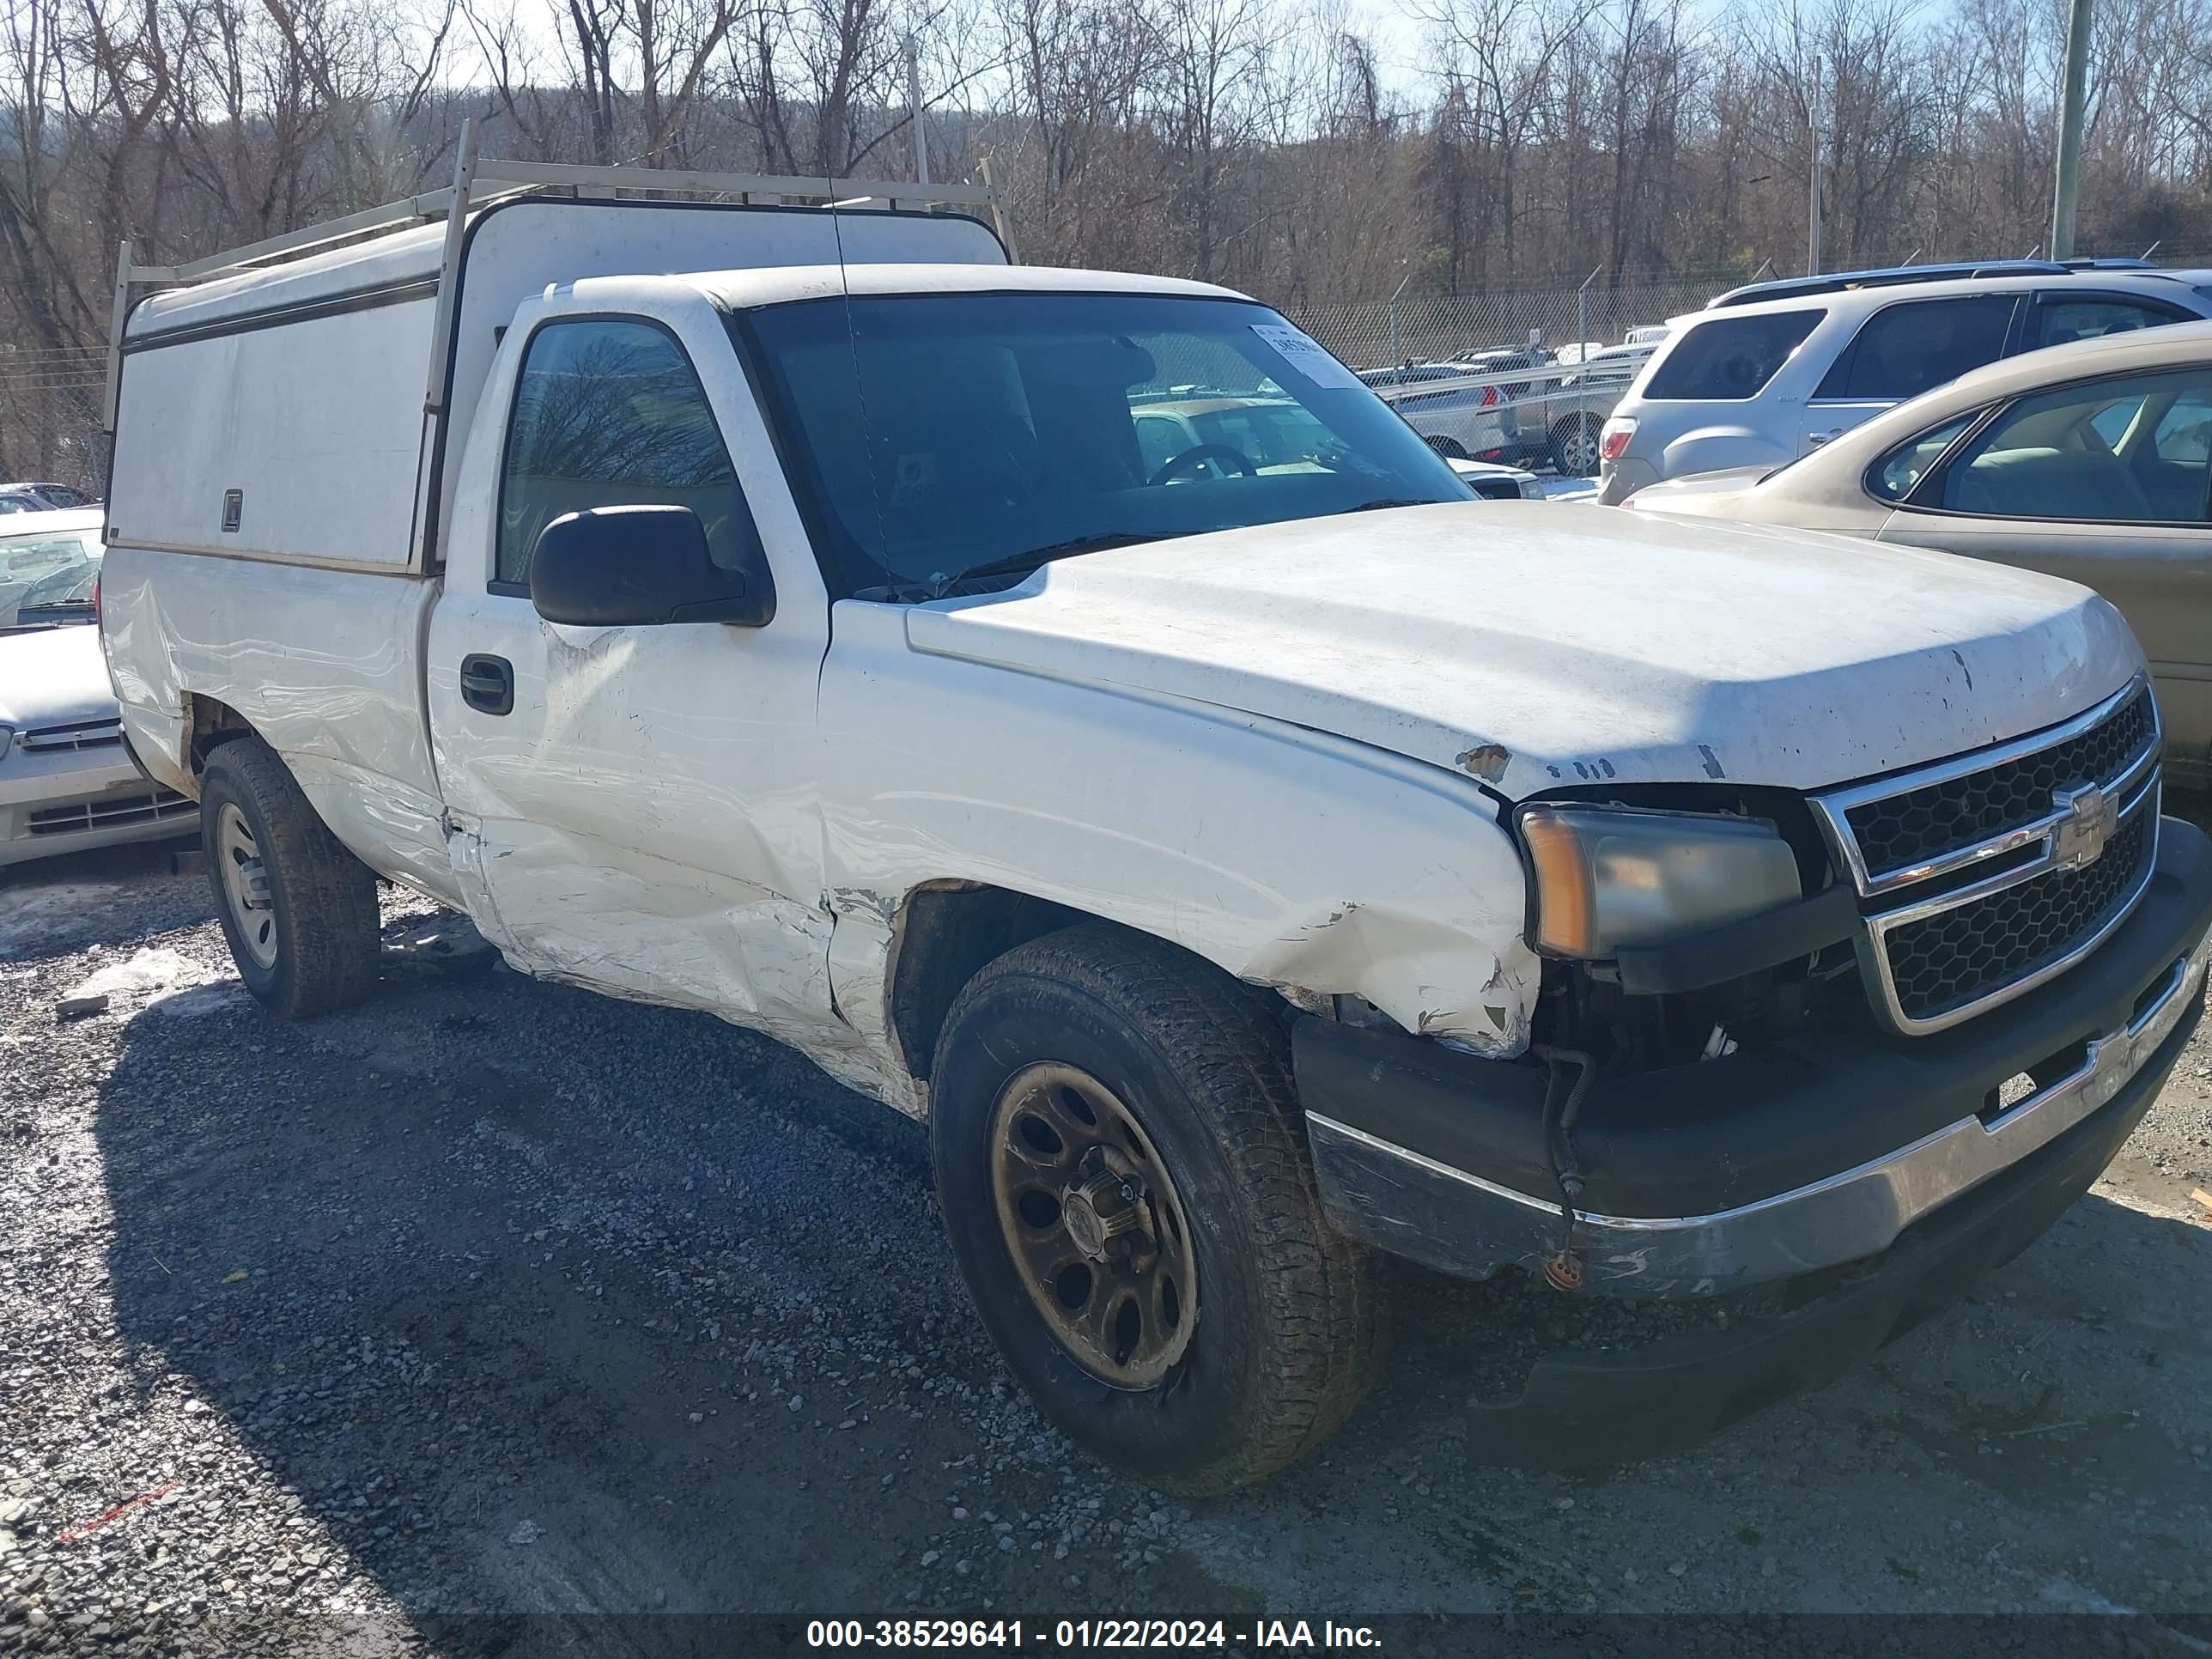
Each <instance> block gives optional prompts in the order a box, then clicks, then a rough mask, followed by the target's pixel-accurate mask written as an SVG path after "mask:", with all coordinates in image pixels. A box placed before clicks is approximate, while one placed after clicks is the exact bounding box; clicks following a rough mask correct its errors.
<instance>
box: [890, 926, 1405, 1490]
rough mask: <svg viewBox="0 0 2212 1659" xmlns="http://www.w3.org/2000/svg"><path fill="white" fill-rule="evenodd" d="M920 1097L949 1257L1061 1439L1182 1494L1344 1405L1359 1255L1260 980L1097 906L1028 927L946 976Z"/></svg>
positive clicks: (1244, 1474) (1372, 1352)
mask: <svg viewBox="0 0 2212 1659" xmlns="http://www.w3.org/2000/svg"><path fill="white" fill-rule="evenodd" d="M931 1095H932V1107H931V1127H930V1136H931V1150H932V1153H933V1158H934V1162H935V1164H936V1170H937V1191H938V1198H939V1202H940V1204H941V1205H942V1206H943V1208H944V1212H945V1227H946V1230H947V1231H948V1232H949V1233H950V1234H951V1241H952V1249H953V1254H954V1255H955V1257H956V1258H957V1261H958V1262H959V1264H960V1271H961V1274H962V1277H963V1279H965V1280H966V1281H967V1285H968V1289H969V1293H970V1295H971V1296H972V1297H974V1298H975V1307H976V1310H977V1311H978V1312H979V1313H980V1314H981V1316H982V1320H983V1323H984V1325H985V1326H986V1327H987V1328H988V1329H989V1331H990V1334H991V1336H992V1338H993V1340H994V1341H995V1342H996V1343H997V1344H998V1347H999V1351H1000V1353H1001V1354H1002V1355H1003V1356H1004V1357H1005V1358H1006V1364H1007V1365H1008V1366H1009V1367H1010V1368H1011V1369H1012V1371H1013V1373H1014V1375H1015V1376H1016V1377H1017V1378H1018V1380H1019V1381H1020V1383H1022V1385H1023V1387H1024V1388H1025V1389H1028V1390H1029V1392H1030V1395H1031V1397H1032V1398H1034V1399H1035V1400H1036V1402H1037V1404H1038V1406H1039V1407H1041V1408H1042V1411H1043V1412H1044V1414H1045V1415H1046V1416H1047V1417H1048V1418H1049V1419H1052V1421H1053V1422H1054V1424H1055V1425H1058V1427H1059V1428H1060V1430H1061V1431H1062V1432H1063V1433H1065V1434H1066V1436H1067V1437H1069V1438H1070V1439H1072V1440H1073V1441H1074V1442H1075V1443H1077V1444H1078V1445H1079V1446H1081V1447H1083V1448H1084V1449H1085V1450H1087V1451H1089V1452H1090V1453H1091V1454H1092V1455H1094V1456H1097V1458H1099V1459H1100V1460H1101V1461H1102V1462H1106V1463H1109V1464H1111V1465H1113V1466H1114V1467H1115V1468H1119V1469H1121V1470H1124V1471H1126V1472H1127V1473H1128V1474H1133V1475H1135V1476H1136V1477H1138V1478H1139V1480H1144V1481H1146V1482H1147V1483H1149V1484H1150V1485H1152V1486H1156V1487H1158V1488H1160V1489H1161V1490H1163V1491H1165V1492H1176V1493H1179V1494H1183V1495H1187V1496H1194V1497H1195V1496H1202V1495H1205V1494H1208V1493H1213V1492H1226V1491H1228V1490H1230V1489H1231V1487H1235V1486H1243V1485H1244V1484H1246V1483H1247V1482H1249V1481H1253V1480H1260V1479H1261V1478H1262V1477H1263V1476H1266V1475H1268V1474H1273V1473H1274V1472H1275V1471H1276V1470H1278V1469H1280V1468H1284V1467H1285V1466H1286V1465H1288V1464H1290V1463H1291V1462H1295V1461H1296V1460H1297V1458H1298V1457H1300V1456H1301V1455H1304V1453H1305V1452H1307V1451H1308V1450H1310V1449H1311V1448H1312V1447H1314V1446H1315V1445H1316V1444H1318V1443H1320V1442H1321V1441H1322V1439H1324V1438H1325V1437H1327V1436H1328V1434H1329V1432H1330V1431H1332V1430H1334V1428H1335V1427H1336V1426H1337V1425H1338V1424H1340V1422H1342V1421H1343V1420H1344V1419H1345V1417H1346V1415H1347V1414H1348V1413H1350V1412H1351V1410H1352V1407H1353V1406H1354V1405H1356V1404H1357V1403H1358V1400H1359V1396H1360V1395H1361V1393H1362V1391H1363V1390H1364V1388H1365V1386H1366V1383H1367V1380H1368V1377H1369V1376H1370V1372H1371V1371H1372V1370H1373V1368H1374V1364H1375V1358H1376V1284H1375V1279H1374V1267H1373V1262H1372V1259H1371V1258H1370V1255H1368V1254H1367V1252H1366V1251H1364V1249H1362V1248H1361V1247H1360V1246H1358V1245H1357V1244H1355V1243H1352V1241H1351V1240H1350V1239H1347V1238H1346V1237H1343V1236H1342V1235H1341V1234H1339V1233H1338V1232H1336V1231H1334V1229H1332V1228H1331V1227H1330V1226H1329V1225H1328V1222H1327V1221H1326V1220H1324V1219H1323V1218H1322V1207H1321V1200H1320V1197H1319V1195H1318V1194H1317V1193H1316V1190H1315V1187H1314V1175H1313V1164H1312V1159H1311V1158H1310V1154H1309V1152H1308V1151H1307V1147H1306V1137H1305V1127H1304V1119H1303V1117H1302V1116H1301V1115H1300V1113H1299V1109H1298V1106H1297V1100H1296V1097H1295V1096H1294V1095H1293V1093H1292V1090H1291V1068H1290V1052H1289V1042H1288V1039H1287V1037H1286V1036H1285V1031H1284V1029H1283V1026H1282V1024H1281V1023H1280V1022H1279V1018H1277V1016H1276V1014H1275V1012H1274V1011H1273V1009H1272V1008H1271V1007H1270V1006H1268V1004H1267V1001H1266V1000H1264V999H1263V998H1262V997H1261V994H1258V993H1255V992H1252V991H1250V990H1249V989H1248V988H1247V987H1243V986H1242V985H1239V984H1237V982H1236V981H1233V980H1231V979H1228V978H1227V977H1225V975H1222V974H1221V973H1220V972H1219V971H1218V969H1214V968H1212V966H1210V965H1209V964H1207V963H1203V962H1201V961H1200V960H1199V959H1197V958H1196V957H1192V956H1190V955H1188V954H1187V953H1186V952H1184V951H1180V950H1177V949H1176V948H1174V947H1173V946H1170V945H1164V944H1162V943H1161V942H1159V941H1158V940H1155V939H1146V938H1145V937H1143V936H1142V935H1139V934H1135V933H1127V932H1126V931H1124V930H1122V929H1121V928H1117V927H1110V926H1108V925H1106V924H1103V923H1095V924H1085V925H1084V926H1081V927H1073V928H1070V929H1068V930H1066V932H1063V933H1054V934H1050V935H1048V936H1047V937H1045V938H1042V939H1035V940H1032V941H1031V942H1030V943H1029V944H1026V945H1019V946H1018V947H1016V948H1015V949H1014V950H1012V951H1008V952H1007V953H1006V955H1005V956H1002V957H999V958H998V959H997V960H996V961H994V962H993V963H990V964H989V965H988V966H987V967H986V968H984V969H982V970H981V972H979V973H978V974H977V975H975V978H974V979H973V980H972V981H969V984H968V986H967V987H966V988H965V989H964V990H963V991H962V992H961V994H960V996H959V997H958V999H957V1000H956V1001H955V1002H954V1004H953V1006H952V1008H951V1012H949V1013H948V1015H947V1016H946V1028H945V1036H944V1038H943V1040H942V1041H941V1042H940V1043H939V1048H938V1050H937V1064H936V1068H935V1075H934V1079H933V1085H932V1091H931Z"/></svg>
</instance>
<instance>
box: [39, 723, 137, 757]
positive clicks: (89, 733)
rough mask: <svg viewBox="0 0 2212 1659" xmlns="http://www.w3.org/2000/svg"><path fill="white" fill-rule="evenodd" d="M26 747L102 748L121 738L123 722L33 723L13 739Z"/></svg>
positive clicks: (118, 741)
mask: <svg viewBox="0 0 2212 1659" xmlns="http://www.w3.org/2000/svg"><path fill="white" fill-rule="evenodd" d="M16 741H17V742H19V743H20V744H22V746H23V747H24V749H25V750H39V751H45V752H52V751H53V750H61V749H104V748H106V747H107V746H108V745H110V744H120V743H121V742H122V741H123V722H122V721H121V720H84V721H81V722H79V723H78V724H76V725H75V726H27V727H26V728H25V729H24V732H23V734H22V736H21V738H17V739H16Z"/></svg>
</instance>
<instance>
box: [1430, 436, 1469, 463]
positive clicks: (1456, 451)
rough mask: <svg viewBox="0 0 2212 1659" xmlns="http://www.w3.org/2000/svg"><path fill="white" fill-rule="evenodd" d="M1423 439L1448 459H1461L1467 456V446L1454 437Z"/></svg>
mask: <svg viewBox="0 0 2212 1659" xmlns="http://www.w3.org/2000/svg"><path fill="white" fill-rule="evenodd" d="M1425 442H1426V443H1427V445H1428V446H1429V447H1430V448H1431V449H1433V450H1435V451H1436V452H1437V454H1439V455H1441V456H1443V458H1444V459H1446V460H1448V461H1463V460H1465V459H1467V458H1468V455H1467V446H1466V445H1465V444H1463V443H1462V442H1461V441H1459V440H1458V439H1456V438H1437V437H1431V438H1428V439H1425Z"/></svg>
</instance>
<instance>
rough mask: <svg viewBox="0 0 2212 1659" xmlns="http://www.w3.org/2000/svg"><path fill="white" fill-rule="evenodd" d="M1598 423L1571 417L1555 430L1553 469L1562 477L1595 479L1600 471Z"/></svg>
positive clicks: (1577, 416)
mask: <svg viewBox="0 0 2212 1659" xmlns="http://www.w3.org/2000/svg"><path fill="white" fill-rule="evenodd" d="M1597 447H1598V432H1597V422H1596V420H1595V418H1593V417H1592V416H1589V415H1570V416H1566V417H1565V419H1564V420H1561V421H1560V422H1558V423H1557V424H1556V425H1554V426H1553V428H1552V470H1553V471H1555V472H1557V473H1558V474H1559V476H1560V477H1562V478H1588V477H1595V475H1596V472H1597V459H1598V454H1597Z"/></svg>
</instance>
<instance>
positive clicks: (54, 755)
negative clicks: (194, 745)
mask: <svg viewBox="0 0 2212 1659" xmlns="http://www.w3.org/2000/svg"><path fill="white" fill-rule="evenodd" d="M0 524H4V526H5V528H4V531H0V866H6V865H11V864H20V863H21V862H23V861H24V860H27V859H36V858H46V857H50V856H52V855H53V854H61V853H74V852H78V851H81V850H82V849H83V848H90V847H110V846H113V845H115V844H116V843H117V842H130V841H152V840H157V839H160V838H162V837H164V836H182V835H189V834H191V831H192V829H193V827H194V823H195V817H194V814H195V811H196V810H197V809H196V808H195V807H194V805H193V804H192V803H191V801H189V800H186V799H185V798H184V797H183V796H182V795H179V794H177V793H173V791H171V790H167V789H164V788H161V787H159V786H157V785H155V784H153V783H150V782H149V781H147V780H146V778H145V777H143V775H141V774H140V773H139V771H138V769H137V767H135V766H134V765H132V764H131V757H130V756H129V755H128V754H127V753H126V752H125V750H124V747H123V726H122V723H121V720H120V719H119V717H118V713H117V710H116V707H115V694H114V692H113V691H112V690H111V689H110V688H109V685H108V682H107V664H106V660H105V659H103V658H102V657H101V655H100V630H99V629H96V628H94V627H92V626H90V625H89V624H90V623H91V622H92V620H93V600H92V590H93V584H94V580H96V579H97V578H98V576H99V574H100V513H98V512H96V511H94V512H85V511H82V510H73V511H69V512H46V513H15V514H11V515H9V517H8V518H7V519H5V520H0Z"/></svg>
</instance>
